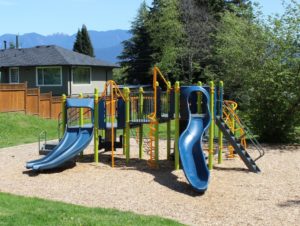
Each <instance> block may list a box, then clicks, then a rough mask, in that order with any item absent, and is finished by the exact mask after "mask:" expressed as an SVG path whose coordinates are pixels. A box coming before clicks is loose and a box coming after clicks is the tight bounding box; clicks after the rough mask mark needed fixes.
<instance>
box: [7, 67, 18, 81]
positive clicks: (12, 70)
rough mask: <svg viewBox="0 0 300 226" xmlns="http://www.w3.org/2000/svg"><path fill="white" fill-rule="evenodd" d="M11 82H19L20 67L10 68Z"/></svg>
mask: <svg viewBox="0 0 300 226" xmlns="http://www.w3.org/2000/svg"><path fill="white" fill-rule="evenodd" d="M9 83H19V68H17V67H12V68H10V69H9Z"/></svg>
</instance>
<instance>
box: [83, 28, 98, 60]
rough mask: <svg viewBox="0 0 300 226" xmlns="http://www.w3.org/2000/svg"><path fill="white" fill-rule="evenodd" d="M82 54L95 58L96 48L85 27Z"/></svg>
mask: <svg viewBox="0 0 300 226" xmlns="http://www.w3.org/2000/svg"><path fill="white" fill-rule="evenodd" d="M81 41H82V53H83V54H85V55H89V56H91V57H94V56H95V55H94V48H93V45H92V42H91V39H90V36H89V33H88V31H87V28H86V26H85V25H82V28H81Z"/></svg>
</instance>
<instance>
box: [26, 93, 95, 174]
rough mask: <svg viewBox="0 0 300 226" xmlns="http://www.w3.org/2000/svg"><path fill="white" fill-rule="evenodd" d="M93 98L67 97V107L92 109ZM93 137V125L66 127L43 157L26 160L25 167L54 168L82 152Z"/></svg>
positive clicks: (36, 169)
mask: <svg viewBox="0 0 300 226" xmlns="http://www.w3.org/2000/svg"><path fill="white" fill-rule="evenodd" d="M93 105H94V104H93V99H72V98H70V99H68V100H67V108H71V107H75V108H80V107H86V108H90V109H92V110H93V108H94V107H93ZM92 139H93V126H92V125H85V126H83V127H67V128H66V132H65V134H64V137H63V138H62V140H61V141H60V142H59V144H58V145H57V146H56V147H55V148H54V149H53V150H52V151H51V152H49V154H48V155H46V156H45V157H43V158H41V159H38V160H34V161H30V162H27V164H26V168H27V169H32V170H35V171H38V170H46V169H54V168H57V167H60V166H61V165H62V164H63V163H65V162H67V161H69V160H71V159H73V158H74V157H75V156H76V155H78V154H79V153H80V152H82V151H83V150H84V149H85V148H86V147H87V146H88V145H89V143H90V142H91V141H92Z"/></svg>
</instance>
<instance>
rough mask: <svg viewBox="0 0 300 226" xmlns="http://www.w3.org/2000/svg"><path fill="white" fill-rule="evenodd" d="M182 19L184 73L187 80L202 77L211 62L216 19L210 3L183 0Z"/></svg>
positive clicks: (191, 80)
mask: <svg viewBox="0 0 300 226" xmlns="http://www.w3.org/2000/svg"><path fill="white" fill-rule="evenodd" d="M180 2H181V4H180V9H181V19H182V23H183V27H184V34H185V36H184V37H185V39H184V40H185V41H184V46H183V50H184V51H183V56H182V57H183V63H182V64H183V73H184V75H185V76H184V77H185V79H186V80H187V81H189V82H193V81H195V80H199V79H200V75H201V72H202V71H203V68H205V66H206V65H207V64H209V63H210V58H209V57H210V56H211V48H212V43H213V41H212V33H213V32H214V31H215V27H216V19H215V17H214V14H213V13H211V12H210V8H209V4H208V2H206V4H204V3H202V4H199V3H197V2H196V1H195V0H181V1H180Z"/></svg>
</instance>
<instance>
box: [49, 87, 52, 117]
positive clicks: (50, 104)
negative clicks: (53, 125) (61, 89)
mask: <svg viewBox="0 0 300 226" xmlns="http://www.w3.org/2000/svg"><path fill="white" fill-rule="evenodd" d="M49 108H50V109H49V112H50V117H49V118H50V119H51V116H52V91H50V92H49Z"/></svg>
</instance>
